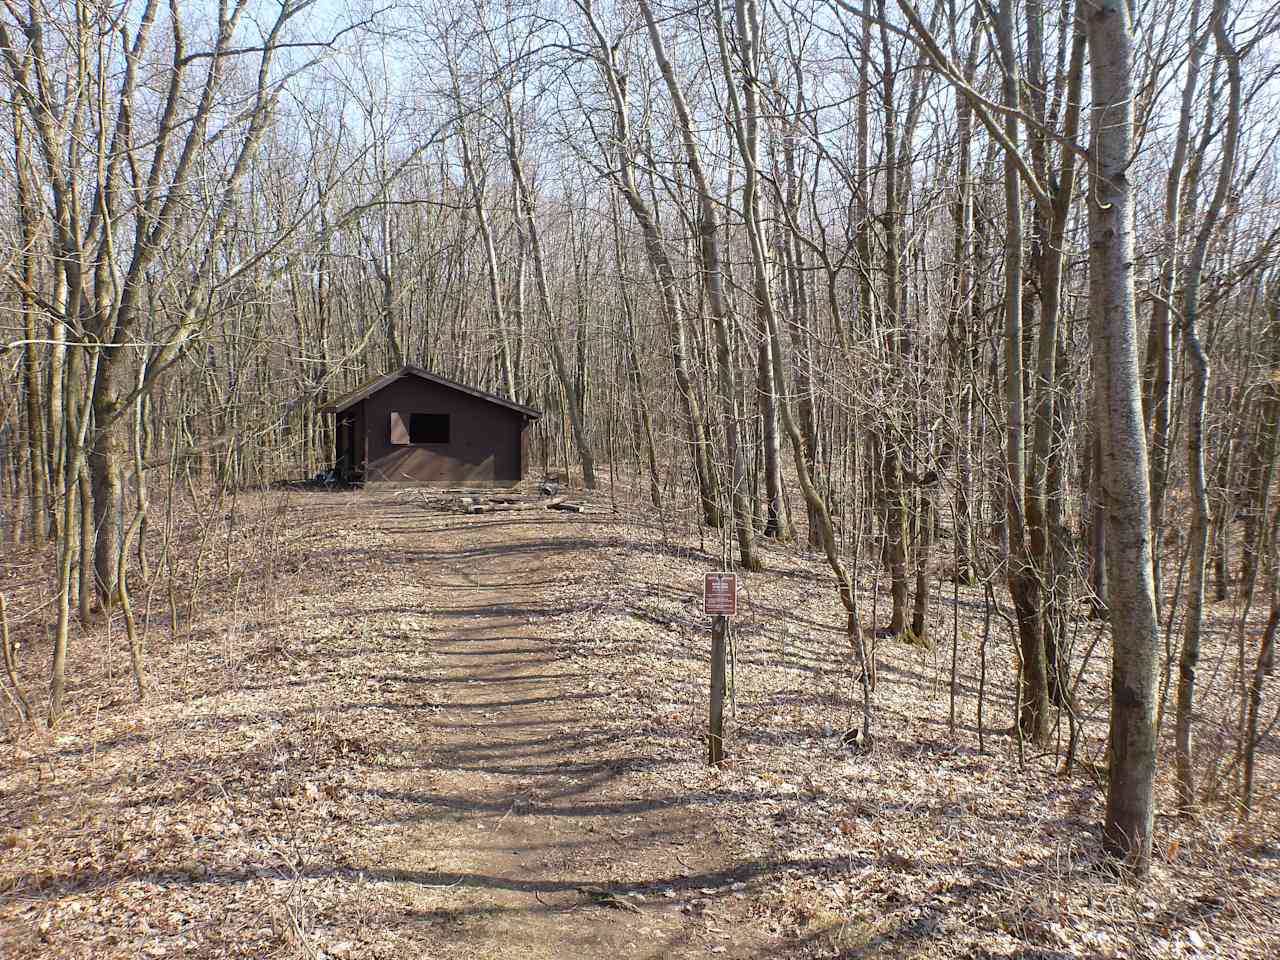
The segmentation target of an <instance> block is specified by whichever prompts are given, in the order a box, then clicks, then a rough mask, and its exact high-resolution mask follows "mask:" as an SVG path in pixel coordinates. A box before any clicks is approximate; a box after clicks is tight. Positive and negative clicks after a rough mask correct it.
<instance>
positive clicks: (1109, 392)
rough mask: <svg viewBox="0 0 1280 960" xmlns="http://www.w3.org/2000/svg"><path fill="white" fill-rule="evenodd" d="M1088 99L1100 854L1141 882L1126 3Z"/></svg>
mask: <svg viewBox="0 0 1280 960" xmlns="http://www.w3.org/2000/svg"><path fill="white" fill-rule="evenodd" d="M1083 9H1084V12H1085V23H1086V29H1087V31H1088V38H1089V52H1090V57H1091V59H1090V64H1091V69H1090V76H1091V87H1092V99H1093V108H1092V121H1091V124H1090V127H1091V131H1092V139H1093V148H1092V151H1091V153H1092V157H1091V160H1092V163H1091V170H1090V174H1091V183H1090V190H1089V320H1090V328H1091V334H1092V344H1093V382H1094V390H1095V401H1094V405H1093V406H1094V411H1095V414H1096V416H1097V417H1098V419H1099V422H1100V427H1101V450H1100V454H1101V465H1102V487H1103V490H1104V496H1105V497H1106V503H1107V507H1108V509H1107V574H1108V580H1109V587H1110V598H1109V599H1110V605H1109V610H1110V615H1111V625H1112V640H1113V646H1114V652H1113V655H1112V664H1111V722H1110V730H1109V735H1108V746H1109V765H1108V766H1109V770H1108V774H1109V775H1108V780H1107V806H1106V819H1105V822H1104V824H1103V844H1104V846H1105V848H1106V850H1107V852H1108V853H1109V854H1111V855H1112V856H1113V857H1116V858H1119V859H1124V860H1125V861H1127V862H1128V864H1129V865H1130V867H1131V868H1132V869H1133V870H1134V871H1135V872H1136V873H1137V874H1139V875H1143V874H1146V872H1147V871H1148V870H1149V868H1150V863H1151V826H1152V819H1153V814H1154V786H1155V775H1156V726H1155V708H1156V669H1155V667H1156V643H1157V626H1156V599H1155V584H1154V573H1153V570H1152V562H1151V561H1152V557H1151V490H1150V474H1149V472H1148V469H1147V443H1146V434H1145V431H1144V429H1143V422H1142V397H1141V389H1140V382H1139V369H1138V332H1137V315H1136V314H1137V308H1136V304H1135V291H1134V278H1133V264H1134V227H1133V196H1132V194H1133V187H1132V184H1131V183H1130V182H1129V170H1130V168H1131V164H1132V161H1133V97H1134V47H1133V23H1132V21H1131V20H1130V16H1129V5H1128V3H1127V2H1126V0H1085V4H1084V7H1083Z"/></svg>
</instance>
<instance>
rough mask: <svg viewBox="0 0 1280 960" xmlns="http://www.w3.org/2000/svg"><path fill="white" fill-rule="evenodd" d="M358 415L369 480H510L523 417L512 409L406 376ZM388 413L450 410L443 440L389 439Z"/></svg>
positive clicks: (514, 476)
mask: <svg viewBox="0 0 1280 960" xmlns="http://www.w3.org/2000/svg"><path fill="white" fill-rule="evenodd" d="M359 406H360V407H361V408H362V409H361V413H362V414H363V416H362V417H360V419H361V420H362V421H363V423H361V424H358V426H361V427H363V434H364V436H365V437H366V438H367V439H366V454H367V458H368V465H367V469H366V472H365V480H366V481H367V482H370V483H515V482H517V481H519V480H520V479H521V469H522V467H523V462H522V461H523V458H522V457H521V435H522V434H523V432H524V425H525V419H524V417H523V416H521V415H520V414H518V413H516V412H515V411H513V410H508V409H506V408H505V407H500V406H498V405H496V404H493V403H490V402H488V401H487V400H482V399H480V398H479V397H473V396H470V395H469V394H465V393H461V392H459V391H457V390H451V389H449V388H448V387H444V386H441V385H440V384H436V383H431V382H429V381H425V380H422V379H420V378H418V377H411V376H406V377H402V378H401V379H399V380H396V381H395V382H394V383H390V384H388V385H387V386H386V387H384V388H383V389H381V390H379V391H378V392H377V393H375V394H372V395H371V396H369V397H368V398H366V399H365V400H364V401H362V402H361V403H360V404H359ZM392 413H404V414H409V413H444V414H448V415H449V421H450V422H449V442H448V443H447V444H412V445H408V446H403V445H397V444H392V443H391V414H392Z"/></svg>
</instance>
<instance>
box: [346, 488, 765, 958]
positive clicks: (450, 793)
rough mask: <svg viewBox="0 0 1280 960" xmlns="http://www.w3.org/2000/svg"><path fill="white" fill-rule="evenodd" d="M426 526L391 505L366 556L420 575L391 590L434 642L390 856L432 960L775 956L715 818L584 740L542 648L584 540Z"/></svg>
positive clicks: (514, 519)
mask: <svg viewBox="0 0 1280 960" xmlns="http://www.w3.org/2000/svg"><path fill="white" fill-rule="evenodd" d="M425 516H426V515H424V512H423V511H422V510H420V509H415V508H414V507H412V506H407V507H399V508H396V507H390V506H389V507H388V509H387V510H386V512H384V513H383V514H382V515H381V516H379V517H378V523H377V528H378V536H377V537H376V540H375V542H377V543H378V544H379V548H380V549H381V550H383V551H390V552H391V553H392V554H397V553H401V552H403V554H404V555H405V556H409V555H412V556H415V557H416V559H417V562H415V563H412V564H406V565H403V566H402V569H401V571H400V575H399V584H400V589H407V590H410V591H412V592H421V593H422V594H423V595H424V597H425V599H426V601H427V602H426V603H425V604H424V607H425V611H424V612H425V615H426V616H427V617H429V618H430V619H431V620H432V621H434V622H435V625H436V628H437V629H436V630H435V631H433V632H435V633H436V636H435V638H434V639H433V640H432V641H431V652H432V655H431V657H430V659H428V660H426V661H424V662H422V663H405V664H404V672H405V676H404V677H403V678H401V680H402V681H403V682H405V683H409V684H412V685H415V686H416V688H417V689H419V690H420V691H421V706H422V707H423V709H422V710H420V711H418V712H417V715H418V716H419V717H420V718H421V719H420V721H419V724H418V726H419V730H420V735H421V749H422V755H421V756H420V759H419V762H418V763H416V764H415V765H414V770H413V771H412V772H411V773H409V774H408V775H406V776H405V778H404V782H403V784H402V787H401V790H402V797H401V798H402V800H403V801H404V803H405V804H407V805H409V807H410V808H411V811H410V812H409V813H408V814H407V816H408V818H409V819H408V825H407V827H406V829H405V830H404V831H402V832H401V834H400V836H399V838H398V840H397V841H396V842H395V843H393V844H392V845H391V848H390V849H389V850H388V851H387V852H386V857H387V862H386V868H387V871H386V872H387V874H388V875H389V876H391V877H403V878H404V879H405V881H406V883H405V884H404V886H403V887H402V889H403V890H404V892H405V893H406V895H407V897H408V899H409V900H410V901H411V902H412V903H413V904H414V905H415V907H414V910H415V911H416V913H417V916H418V917H419V918H420V920H421V922H422V925H423V928H424V929H422V930H420V931H419V936H424V937H426V938H427V939H429V941H430V942H431V943H432V946H433V949H434V951H435V953H434V956H436V957H440V958H453V957H457V958H462V957H467V958H488V957H495V958H496V957H513V958H514V957H519V958H527V960H538V958H544V957H545V958H566V960H567V958H577V957H582V958H600V957H645V958H667V957H670V958H677V957H705V956H726V957H757V956H763V955H773V954H771V951H770V949H769V947H768V940H767V938H766V937H765V936H764V935H763V933H762V932H761V931H759V930H757V929H756V928H755V927H754V926H753V924H752V923H751V922H750V920H749V918H748V917H747V913H748V910H749V906H750V904H749V901H748V900H747V897H746V895H745V894H739V895H737V896H735V890H734V885H735V880H736V879H737V878H736V876H735V874H734V861H733V857H732V854H731V852H730V851H729V850H727V849H726V848H725V847H724V846H722V845H721V844H720V843H719V842H718V841H717V840H716V836H717V832H716V824H715V823H714V821H713V818H712V816H711V814H710V813H709V812H708V811H705V810H699V809H698V808H697V807H696V806H690V805H688V803H687V802H686V801H687V798H684V797H682V796H680V795H679V794H677V793H674V792H673V793H669V794H663V793H657V794H655V793H653V788H652V786H651V784H652V782H653V781H652V779H649V780H647V781H646V782H645V783H644V784H633V783H631V782H629V779H628V776H627V773H628V771H629V770H632V769H643V768H644V767H645V758H643V757H632V756H626V755H624V754H623V752H621V748H620V745H618V744H616V743H614V742H611V741H610V739H608V738H607V737H602V736H601V735H600V734H598V733H597V732H595V725H594V724H593V717H595V716H596V715H598V713H599V712H600V711H607V710H608V709H609V702H608V699H607V697H606V696H605V695H604V694H603V693H601V692H597V691H593V690H592V689H590V686H591V685H590V684H589V682H588V678H587V677H586V676H584V675H583V674H582V672H581V670H580V668H579V667H578V666H577V665H576V664H575V663H574V662H573V661H570V660H564V659H559V658H558V657H557V654H556V652H555V646H554V644H552V643H550V642H548V641H549V638H548V637H547V634H546V632H545V627H544V624H545V623H546V622H548V618H553V617H554V616H555V615H556V614H557V612H558V611H559V610H560V609H561V607H560V604H561V603H562V600H561V597H560V589H559V588H563V586H564V585H565V584H567V583H570V582H572V581H575V580H579V579H580V578H581V577H582V576H584V575H585V574H584V570H583V564H584V561H585V560H586V559H587V558H586V557H585V556H584V555H583V554H584V551H585V550H586V549H588V548H589V547H590V545H591V544H592V543H593V537H594V535H595V534H594V531H593V524H592V521H591V520H589V519H574V520H569V519H567V518H563V517H561V516H558V515H555V514H550V515H544V514H542V513H540V512H528V513H512V514H507V515H503V516H499V517H497V518H489V517H485V518H449V519H448V520H447V521H444V522H441V521H440V520H439V519H438V518H437V519H436V520H435V521H434V522H430V523H429V522H428V521H427V520H426V519H425ZM368 600H369V598H365V599H364V602H368ZM720 830H722V831H723V830H724V826H723V825H721V826H720ZM738 886H742V884H738ZM414 939H418V938H417V937H415V938H414Z"/></svg>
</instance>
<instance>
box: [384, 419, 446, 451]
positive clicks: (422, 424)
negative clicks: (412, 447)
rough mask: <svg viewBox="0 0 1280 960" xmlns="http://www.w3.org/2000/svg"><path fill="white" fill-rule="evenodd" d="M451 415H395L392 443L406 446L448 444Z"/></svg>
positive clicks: (392, 425)
mask: <svg viewBox="0 0 1280 960" xmlns="http://www.w3.org/2000/svg"><path fill="white" fill-rule="evenodd" d="M448 442H449V414H447V413H393V414H392V415H391V443H392V444H393V445H394V446H405V445H408V444H416V443H448Z"/></svg>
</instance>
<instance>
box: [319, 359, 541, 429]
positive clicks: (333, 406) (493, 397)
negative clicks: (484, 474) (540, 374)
mask: <svg viewBox="0 0 1280 960" xmlns="http://www.w3.org/2000/svg"><path fill="white" fill-rule="evenodd" d="M403 377H417V378H418V379H419V380H425V381H427V382H428V383H434V384H437V385H438V386H441V387H444V388H446V389H448V390H456V391H457V392H459V393H465V394H467V395H468V396H472V397H476V398H477V399H479V400H484V401H485V402H487V403H492V404H494V405H496V406H499V407H506V408H507V409H508V410H511V411H514V412H515V413H519V414H521V415H522V416H525V417H528V418H529V419H531V420H537V419H539V418H540V417H541V416H542V412H541V411H539V410H535V409H534V408H533V407H526V406H525V405H524V404H522V403H516V402H515V401H514V400H508V399H507V398H506V397H500V396H498V395H497V394H496V393H487V392H486V391H484V390H478V389H476V388H475V387H469V386H467V385H466V384H465V383H458V382H457V381H456V380H450V379H449V378H448V377H442V376H440V375H439V374H435V373H431V372H430V371H428V370H423V369H422V368H421V367H415V366H413V365H411V364H405V365H404V366H403V367H401V368H400V369H399V370H393V371H392V372H391V373H388V374H386V375H385V376H382V377H378V378H377V379H376V380H371V381H370V382H369V383H366V384H365V385H364V386H362V387H357V388H356V389H355V390H352V391H351V392H350V393H348V394H346V395H345V396H342V397H339V398H338V399H337V400H335V401H333V402H332V403H329V404H326V405H325V406H323V407H321V408H320V409H321V411H322V412H324V413H342V411H344V410H347V409H349V408H350V407H353V406H355V405H356V404H357V403H359V402H360V401H361V400H365V399H368V398H369V397H371V396H373V394H375V393H377V392H378V391H379V390H382V389H383V388H384V387H388V386H390V385H391V384H393V383H395V382H396V381H397V380H400V379H401V378H403Z"/></svg>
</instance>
